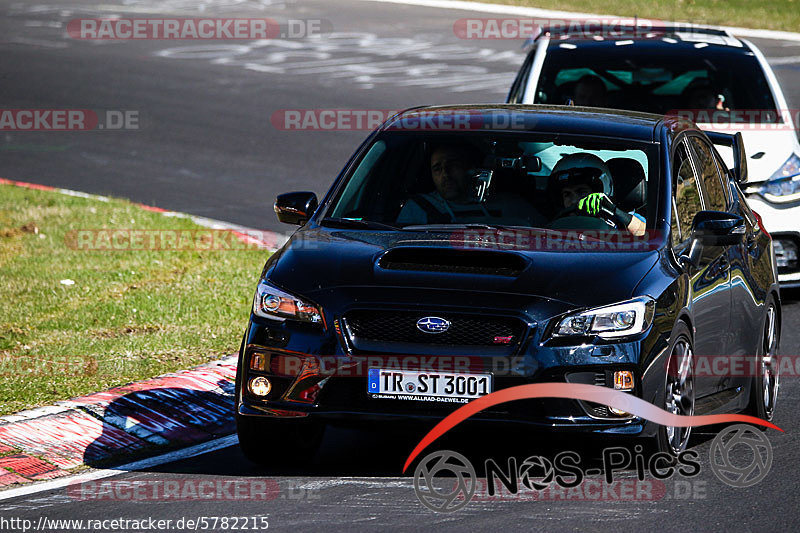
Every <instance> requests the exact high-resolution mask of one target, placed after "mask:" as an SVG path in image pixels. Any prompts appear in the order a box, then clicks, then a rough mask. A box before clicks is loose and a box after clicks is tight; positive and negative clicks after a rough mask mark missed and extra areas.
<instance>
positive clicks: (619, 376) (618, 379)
mask: <svg viewBox="0 0 800 533" xmlns="http://www.w3.org/2000/svg"><path fill="white" fill-rule="evenodd" d="M614 389H615V390H628V391H629V390H633V372H631V371H630V370H617V371H616V372H614Z"/></svg>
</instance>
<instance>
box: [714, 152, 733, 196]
mask: <svg viewBox="0 0 800 533" xmlns="http://www.w3.org/2000/svg"><path fill="white" fill-rule="evenodd" d="M714 161H716V162H717V168H718V169H719V174H720V176H722V188H723V189H725V196H726V197H727V198H728V205H731V204H732V203H733V183H732V181H731V177H730V174H729V172H730V171H729V170H728V166H727V165H726V164H725V162H724V161H723V160H722V157H720V155H719V152H715V153H714Z"/></svg>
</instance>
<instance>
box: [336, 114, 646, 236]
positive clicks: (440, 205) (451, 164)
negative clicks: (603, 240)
mask: <svg viewBox="0 0 800 533" xmlns="http://www.w3.org/2000/svg"><path fill="white" fill-rule="evenodd" d="M487 120H488V119H487ZM365 154H366V155H365V156H364V157H362V159H361V161H360V162H359V163H358V164H356V165H355V166H354V168H353V169H352V170H351V171H350V172H349V174H348V175H347V176H346V177H345V180H344V182H343V184H342V185H341V186H340V188H339V191H338V192H337V194H336V197H335V198H334V199H333V202H332V204H331V206H330V208H329V210H328V211H327V215H326V216H328V217H332V218H347V219H356V220H364V221H372V222H379V223H383V224H390V225H394V226H416V225H424V224H468V223H484V224H495V225H508V226H524V227H538V228H551V229H565V226H566V225H569V226H570V227H569V228H568V229H587V230H588V229H592V230H596V229H611V228H613V226H609V224H608V223H606V222H605V221H604V220H603V219H602V218H601V217H600V216H591V217H590V216H580V213H579V212H577V210H575V209H574V205H573V203H574V202H572V200H575V199H576V198H577V196H581V197H583V196H585V195H586V194H589V193H591V192H606V194H607V195H608V196H609V197H612V198H614V197H615V193H619V194H622V192H623V191H628V190H630V189H631V188H632V187H633V186H635V185H637V183H639V182H636V183H634V181H635V180H632V179H631V176H629V175H627V174H625V175H622V174H615V173H614V171H613V170H612V169H617V166H616V165H615V163H619V162H620V161H622V162H623V163H626V164H628V165H629V166H636V167H637V168H638V169H639V170H640V171H641V172H640V173H639V177H638V180H640V182H644V194H643V195H642V196H641V197H637V198H638V199H637V200H636V202H635V205H634V204H631V205H627V204H623V203H620V205H621V206H622V208H624V209H626V210H629V211H633V210H635V211H636V213H637V214H638V215H641V218H643V219H644V221H645V223H647V222H648V221H652V220H654V216H653V215H652V213H651V210H652V209H655V205H654V202H653V203H650V202H648V194H647V192H648V190H649V188H650V184H651V183H652V182H653V177H654V176H655V177H656V178H657V177H658V153H657V145H653V144H652V143H640V142H637V141H630V140H626V141H620V140H617V139H599V138H594V137H593V138H583V137H580V136H570V135H563V134H542V133H524V134H521V133H504V132H495V131H490V130H487V131H484V132H480V131H475V132H468V133H440V132H436V133H428V132H422V131H409V132H406V131H402V130H387V131H384V132H383V133H381V134H379V135H378V136H377V137H376V139H375V141H374V143H373V144H372V145H371V146H370V147H369V148H367V149H366V151H365ZM585 159H589V160H592V161H595V162H597V163H598V164H599V167H592V166H586V164H583V163H581V164H576V163H575V161H576V160H579V161H584V160H585ZM564 161H572V162H573V164H572V165H571V166H569V165H564V163H563V162H564ZM587 164H588V163H587ZM559 167H561V169H560V170H559V171H558V172H555V170H556V169H558V168H559ZM565 169H566V170H565ZM584 189H585V190H584ZM568 193H569V194H568ZM570 194H571V195H572V196H575V198H572V197H571V196H570ZM576 195H577V196H576ZM626 198H627V196H626ZM651 204H652V205H651ZM573 223H574V225H573ZM581 224H584V225H583V226H581Z"/></svg>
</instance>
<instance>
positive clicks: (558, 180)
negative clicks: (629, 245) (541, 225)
mask: <svg viewBox="0 0 800 533" xmlns="http://www.w3.org/2000/svg"><path fill="white" fill-rule="evenodd" d="M550 185H551V190H554V191H555V192H556V193H557V194H558V198H560V200H561V202H562V204H561V205H563V210H562V211H561V213H559V215H557V218H556V220H554V221H553V222H552V223H551V226H552V227H564V226H565V225H570V224H569V223H568V222H569V221H564V220H563V218H564V217H567V216H575V215H577V216H591V217H598V218H599V219H600V220H603V221H604V222H605V224H607V225H608V227H616V228H617V229H624V230H627V231H629V232H630V233H631V234H633V235H636V236H637V237H639V236H642V235H644V233H645V220H644V219H643V217H641V215H638V214H636V213H627V212H625V211H623V210H622V209H619V208H618V207H617V206H616V205H614V203H613V202H612V201H611V199H610V197H611V196H613V192H614V186H613V182H612V180H611V172H610V171H609V170H608V166H607V165H606V164H605V163H604V162H603V160H602V159H600V158H599V157H597V156H596V155H594V154H589V153H576V154H569V155H566V156H564V157H562V158H561V160H559V161H558V163H556V165H555V167H553V171H552V172H551V173H550ZM601 227H602V224H601ZM586 229H599V228H586Z"/></svg>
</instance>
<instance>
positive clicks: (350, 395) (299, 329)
mask: <svg viewBox="0 0 800 533" xmlns="http://www.w3.org/2000/svg"><path fill="white" fill-rule="evenodd" d="M667 343H668V339H667V338H666V336H665V335H664V334H663V332H659V331H657V330H656V328H651V329H650V330H648V331H647V332H646V333H644V334H642V335H640V336H639V337H636V338H634V339H632V340H627V341H626V342H616V343H609V344H597V345H595V344H581V345H577V346H575V345H564V344H562V345H558V344H554V343H552V342H547V341H545V342H542V339H541V329H536V328H532V330H531V331H530V332H529V333H528V335H526V337H525V339H524V340H522V341H521V342H520V343H519V345H518V346H516V347H515V348H514V350H513V351H512V353H507V354H500V355H498V354H495V355H484V356H479V355H475V353H471V354H469V355H464V354H463V353H459V352H456V353H450V352H448V350H447V348H446V347H438V348H437V349H438V351H439V353H438V354H436V355H431V354H430V353H428V354H426V355H424V356H419V355H409V352H405V353H400V354H398V353H388V352H380V353H374V354H369V355H367V354H362V353H359V354H355V355H354V354H353V353H352V350H349V349H348V348H350V347H349V346H348V343H347V341H346V339H345V338H344V335H343V333H342V331H341V328H337V327H335V326H333V324H331V327H328V328H327V329H325V330H323V329H322V328H321V327H319V326H304V325H300V324H295V323H291V322H289V321H286V322H274V321H271V320H267V319H261V318H258V317H251V322H250V325H249V328H248V333H247V338H246V343H245V349H244V350H243V353H242V354H241V357H240V361H239V368H238V373H237V378H238V379H237V383H238V385H237V386H238V387H239V389H238V391H237V392H238V394H237V398H238V400H237V413H238V415H239V416H248V417H249V416H252V417H280V418H289V417H307V416H313V417H315V418H317V419H321V420H325V421H326V422H329V423H332V424H337V425H362V424H371V423H374V422H380V421H386V422H396V423H403V422H409V421H411V422H419V421H438V420H441V419H443V418H444V417H446V416H447V415H449V414H450V413H452V412H453V411H454V410H456V409H457V408H458V407H460V406H461V405H463V404H458V403H439V402H430V401H414V400H401V399H384V398H375V397H373V396H371V395H370V394H368V392H367V377H366V372H367V370H368V368H370V367H372V368H375V367H380V368H386V365H389V367H390V368H403V369H407V370H412V369H420V365H421V368H426V369H430V368H431V367H433V369H436V370H441V371H448V370H456V371H459V372H464V373H491V374H492V375H493V382H494V390H495V391H497V390H500V389H505V388H509V387H513V386H516V385H523V384H530V383H545V382H576V383H588V384H597V385H605V386H613V377H612V376H613V372H614V371H616V370H632V371H633V372H634V374H635V376H636V378H635V389H634V393H635V394H636V395H637V396H639V397H642V398H644V399H646V400H648V401H651V402H654V403H655V402H658V401H660V399H659V396H658V391H659V390H661V384H662V382H663V373H660V372H657V369H659V368H661V369H663V368H664V365H663V364H653V362H654V360H659V359H660V361H663V358H664V357H665V356H666V347H667ZM645 347H647V348H645ZM254 356H258V357H259V358H260V361H261V362H260V365H261V368H262V370H253V369H251V368H250V364H251V361H252V359H253V357H254ZM660 361H658V362H660ZM257 366H258V365H257ZM289 368H291V369H292V370H291V371H287V369H289ZM257 376H264V377H267V378H268V379H269V380H270V382H271V384H272V389H271V390H270V392H269V394H268V395H267V396H266V397H265V398H260V397H257V396H255V395H253V394H252V393H250V391H249V390H248V387H247V383H248V382H249V380H250V379H252V378H254V377H257ZM472 420H473V421H474V422H485V423H513V424H525V425H528V426H535V427H538V428H542V429H547V430H552V429H556V430H558V431H582V432H589V433H599V434H612V435H613V434H616V435H624V436H651V435H653V434H655V431H656V426H655V425H654V424H651V423H649V422H647V421H645V420H642V419H639V418H637V417H632V416H616V415H614V414H613V413H611V412H610V411H609V410H608V409H607V408H606V407H605V406H601V405H597V404H589V403H587V402H582V401H578V400H567V399H530V400H519V401H515V402H509V403H506V404H499V405H496V406H494V407H492V408H489V409H487V410H485V411H482V412H480V413H478V414H476V415H475V416H473V417H472Z"/></svg>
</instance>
